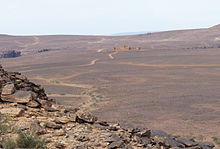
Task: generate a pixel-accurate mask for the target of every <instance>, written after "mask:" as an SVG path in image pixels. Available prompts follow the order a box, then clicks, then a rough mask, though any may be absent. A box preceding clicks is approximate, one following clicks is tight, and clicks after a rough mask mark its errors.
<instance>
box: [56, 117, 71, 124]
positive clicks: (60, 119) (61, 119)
mask: <svg viewBox="0 0 220 149" xmlns="http://www.w3.org/2000/svg"><path fill="white" fill-rule="evenodd" d="M55 121H56V123H59V124H66V123H68V122H70V119H68V118H67V117H57V118H56V120H55Z"/></svg>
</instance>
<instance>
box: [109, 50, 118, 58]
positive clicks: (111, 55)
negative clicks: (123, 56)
mask: <svg viewBox="0 0 220 149" xmlns="http://www.w3.org/2000/svg"><path fill="white" fill-rule="evenodd" d="M117 53H118V52H114V53H110V54H109V55H108V57H109V58H110V59H115V57H114V56H113V55H116V54H117Z"/></svg>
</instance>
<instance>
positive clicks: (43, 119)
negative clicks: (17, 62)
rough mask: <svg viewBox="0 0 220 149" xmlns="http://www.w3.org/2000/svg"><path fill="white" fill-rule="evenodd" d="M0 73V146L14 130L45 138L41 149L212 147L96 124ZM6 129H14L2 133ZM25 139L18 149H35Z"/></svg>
mask: <svg viewBox="0 0 220 149" xmlns="http://www.w3.org/2000/svg"><path fill="white" fill-rule="evenodd" d="M0 74H1V89H0V90H1V100H0V120H1V121H0V137H1V140H0V147H4V148H5V147H8V146H12V144H13V143H12V142H13V141H10V142H8V141H7V139H11V140H12V139H13V138H14V139H15V140H16V133H17V131H21V132H23V133H27V132H28V131H34V132H35V133H36V135H39V136H41V137H42V138H44V139H46V142H47V143H46V144H45V145H44V146H42V144H41V145H40V146H41V148H46V146H47V147H48V148H50V149H53V148H60V149H64V148H71V149H72V148H74V149H79V148H80V149H83V148H90V149H93V148H94V149H98V148H109V149H115V148H127V149H133V148H136V149H138V148H148V149H150V148H152V149H162V148H178V147H179V148H198V149H212V148H213V147H214V144H213V143H210V142H196V141H195V140H194V139H185V138H181V137H173V136H169V135H168V134H167V133H165V132H163V131H161V130H150V129H148V128H146V127H133V126H132V125H120V124H112V123H108V122H104V121H98V119H97V117H94V116H92V115H91V114H88V113H86V111H84V110H82V109H80V108H73V107H71V106H60V105H56V104H55V103H54V101H53V100H50V99H48V98H47V95H46V93H45V92H44V89H43V88H42V87H41V86H40V85H36V84H34V83H33V82H30V81H29V80H28V79H27V78H26V77H25V76H22V75H21V74H20V73H18V72H7V71H5V70H4V69H2V68H0ZM4 116H9V117H10V119H9V121H5V120H4V119H3V118H4ZM5 126H10V127H12V128H13V129H12V130H7V129H4V130H3V129H2V128H3V127H5ZM5 128H7V127H5ZM17 137H18V136H17ZM35 138H36V137H35ZM24 140H25V139H24V138H22V143H21V141H20V143H17V144H18V146H17V147H23V148H27V147H28V148H35V147H37V145H36V146H34V145H33V143H31V141H30V140H29V142H28V140H27V142H26V141H24ZM6 142H7V143H6ZM17 142H18V141H17ZM38 145H39V144H38ZM10 148H11V149H12V148H14V147H10ZM37 148H39V146H38V147H37Z"/></svg>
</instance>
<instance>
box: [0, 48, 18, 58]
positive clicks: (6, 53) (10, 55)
mask: <svg viewBox="0 0 220 149" xmlns="http://www.w3.org/2000/svg"><path fill="white" fill-rule="evenodd" d="M19 56H21V52H20V51H15V50H11V51H4V52H2V53H1V54H0V58H15V57H19Z"/></svg>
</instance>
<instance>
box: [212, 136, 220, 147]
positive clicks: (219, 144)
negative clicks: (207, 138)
mask: <svg viewBox="0 0 220 149" xmlns="http://www.w3.org/2000/svg"><path fill="white" fill-rule="evenodd" d="M212 139H213V141H214V142H215V144H216V145H218V146H219V147H220V138H218V137H212Z"/></svg>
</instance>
